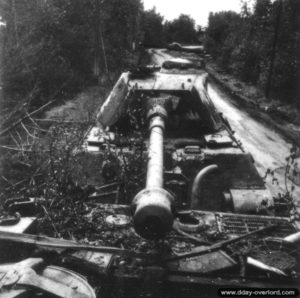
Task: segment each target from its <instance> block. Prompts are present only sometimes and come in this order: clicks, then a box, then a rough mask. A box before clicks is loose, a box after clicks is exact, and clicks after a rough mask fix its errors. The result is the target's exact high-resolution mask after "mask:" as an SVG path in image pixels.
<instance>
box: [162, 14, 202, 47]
mask: <svg viewBox="0 0 300 298" xmlns="http://www.w3.org/2000/svg"><path fill="white" fill-rule="evenodd" d="M165 38H166V40H167V41H168V42H182V43H195V42H196V41H197V31H196V28H195V20H194V19H192V18H191V17H190V16H189V15H185V14H181V15H180V16H179V17H178V18H177V19H175V20H173V21H168V22H166V23H165Z"/></svg>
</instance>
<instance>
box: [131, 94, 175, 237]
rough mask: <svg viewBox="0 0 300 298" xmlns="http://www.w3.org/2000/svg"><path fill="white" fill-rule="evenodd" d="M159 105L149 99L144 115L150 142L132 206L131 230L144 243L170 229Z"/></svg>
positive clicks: (161, 108) (163, 114)
mask: <svg viewBox="0 0 300 298" xmlns="http://www.w3.org/2000/svg"><path fill="white" fill-rule="evenodd" d="M159 102H160V101H159V99H152V100H151V103H152V106H151V108H150V110H149V112H148V119H149V131H150V138H149V148H148V167H147V180H146V188H145V189H143V190H142V191H141V192H139V193H138V194H137V195H136V197H135V198H134V200H133V202H132V204H133V207H134V210H135V212H134V217H133V222H134V227H135V230H136V232H137V233H138V234H139V235H141V236H142V237H144V238H147V239H157V238H163V237H164V236H165V235H166V234H167V233H168V232H169V231H170V230H171V229H172V225H173V201H174V198H173V197H172V195H171V194H170V193H169V192H168V191H166V190H165V189H163V172H164V164H163V155H164V148H163V141H164V129H165V119H166V118H167V112H166V110H165V108H164V105H163V104H162V103H159ZM162 102H163V101H162Z"/></svg>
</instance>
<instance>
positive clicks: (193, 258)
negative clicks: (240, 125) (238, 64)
mask: <svg viewBox="0 0 300 298" xmlns="http://www.w3.org/2000/svg"><path fill="white" fill-rule="evenodd" d="M207 84H208V75H207V73H206V71H205V70H204V65H203V61H202V60H201V59H198V60H186V59H171V60H167V61H165V62H164V63H163V65H162V66H161V67H157V66H147V67H140V68H138V69H135V70H133V71H129V72H126V73H123V74H122V75H121V77H120V78H119V80H118V81H117V83H116V84H115V86H114V87H113V89H112V91H111V93H110V95H109V96H108V98H107V99H106V101H105V102H104V104H103V105H102V106H101V108H100V109H99V112H98V115H97V122H98V123H97V125H96V126H95V127H91V128H90V129H89V131H88V132H87V134H86V137H85V140H84V149H85V150H86V151H87V152H89V153H90V154H93V155H99V156H104V157H105V160H104V163H103V167H102V176H103V181H104V182H105V183H106V184H103V183H104V182H103V181H102V182H101V183H100V185H98V186H96V188H95V190H96V191H95V193H93V194H92V195H90V196H89V202H88V203H91V204H93V206H94V211H93V212H94V213H93V214H94V216H95V218H97V220H99V222H101V224H103V225H104V226H106V232H107V233H108V234H106V235H109V233H114V234H116V235H120V239H123V238H122V237H125V236H124V235H127V236H128V237H129V239H130V240H129V242H130V244H129V245H127V246H126V245H125V246H124V245H121V246H120V245H118V244H117V245H116V247H108V246H99V245H90V244H82V243H81V244H79V243H77V242H75V241H67V240H60V239H54V238H49V237H41V236H40V237H36V236H34V235H31V234H26V233H23V234H20V236H19V239H18V240H16V239H15V237H14V236H13V235H12V233H9V232H3V233H2V234H1V238H5V239H9V240H11V241H19V242H22V243H27V244H30V243H34V244H35V245H37V246H38V247H43V248H48V249H49V248H55V249H60V250H64V249H66V250H67V251H68V253H67V254H64V255H63V262H60V263H59V265H61V264H63V267H66V268H68V270H69V269H73V270H74V271H76V272H79V273H81V274H83V275H84V274H85V273H83V272H86V271H88V272H92V273H93V276H94V279H93V283H94V284H95V280H96V284H97V282H99V283H100V284H101V289H100V290H99V291H100V292H98V294H99V293H100V294H99V297H103V296H105V295H108V297H110V295H111V293H113V292H117V294H115V295H117V296H118V294H120V293H119V291H121V290H117V288H118V286H120V285H122V286H124V284H126V286H125V289H123V290H122V291H124V292H122V295H125V296H124V297H127V296H126V294H124V293H130V295H131V297H135V296H136V297H140V296H139V295H140V293H141V292H142V293H148V294H149V293H151V295H152V296H153V297H154V296H155V297H181V296H183V295H186V293H187V289H188V291H189V296H191V297H194V296H195V297H197V295H198V294H199V290H198V289H199V288H203V289H206V291H207V292H206V294H203V296H204V297H214V296H217V292H216V289H217V288H221V287H229V286H230V287H247V288H257V287H262V288H266V287H273V288H274V287H293V288H295V287H297V285H299V273H300V271H299V265H300V255H299V254H300V250H299V243H300V232H299V231H297V228H296V225H294V223H293V220H292V219H291V217H289V216H288V214H281V213H280V212H278V210H279V211H280V208H279V207H278V206H277V203H276V201H274V199H273V197H272V195H271V193H270V191H269V190H268V188H267V187H266V186H265V183H264V181H263V179H262V178H261V177H260V175H259V173H258V171H257V169H256V168H255V166H254V160H253V158H252V156H251V154H250V153H248V152H247V151H246V150H245V149H244V148H243V146H242V144H241V142H240V141H239V140H237V139H236V138H235V136H234V132H233V131H232V129H231V127H230V124H229V123H230V119H229V121H228V120H227V119H225V118H224V117H223V116H222V114H221V113H220V112H219V111H217V110H216V108H215V106H214V104H213V102H212V101H211V99H210V98H209V95H208V91H207ZM130 162H131V165H132V166H131V167H130V171H127V172H124V171H122V169H123V168H124V167H126V166H128V164H129V163H130ZM120 173H123V176H122V177H120V175H121V174H120ZM124 173H125V174H124ZM124 181H125V182H124ZM121 243H122V241H121ZM100 259H101V261H99V260H100ZM35 261H36V260H35ZM33 264H35V263H34V262H32V260H31V262H30V268H33ZM17 265H18V264H17ZM21 265H22V266H23V265H24V264H21ZM15 266H16V265H15ZM18 266H19V267H18V268H23V267H22V266H20V264H19V265H18ZM2 269H3V268H2ZM2 269H1V266H0V272H2V271H5V270H8V269H7V268H4V269H3V270H2ZM1 270H2V271H1ZM31 270H32V269H31ZM47 270H48V271H49V272H50V273H51V270H52V271H53V270H58V269H57V268H56V267H54V269H53V268H52V267H51V266H50V268H48V269H45V270H44V271H47ZM66 270H67V269H66ZM50 273H48V275H47V274H45V273H43V272H42V273H40V274H41V276H40V278H48V279H49V278H50V277H51V276H50V275H51V274H50ZM65 274H66V273H65ZM53 275H54V273H52V276H53ZM45 276H46V277H45ZM49 276H50V277H49ZM95 277H96V279H95ZM68 278H70V277H68ZM27 279H28V276H27ZM25 280H26V278H25ZM0 281H1V280H0ZM27 281H28V280H27ZM124 281H125V282H124ZM1 282H2V281H1ZM48 282H49V281H48ZM76 282H77V283H79V282H81V285H80V287H81V288H80V289H82V292H84V290H83V289H84V288H85V289H88V290H85V292H84V293H85V294H84V295H85V296H80V297H93V296H92V294H88V293H90V292H88V291H90V289H89V288H88V285H87V284H85V283H84V282H83V281H82V280H79V279H78V277H77V279H76ZM47 285H48V284H47V283H46V285H45V288H46V291H47ZM116 285H118V286H116ZM65 287H66V289H65V291H66V293H68V295H71V294H70V291H71V289H70V288H67V286H65ZM166 288H168V294H166V291H165V289H166ZM118 289H119V288H118ZM194 290H195V292H194V293H193V291H194ZM50 292H51V291H50ZM78 295H79V294H78ZM151 295H150V296H151ZM168 295H169V296H168ZM205 295H207V296H205ZM58 296H60V297H65V296H62V294H61V291H60V292H59V293H58ZM152 296H151V297H152ZM68 297H73V296H68ZM74 297H75V296H74ZM78 297H79V296H78Z"/></svg>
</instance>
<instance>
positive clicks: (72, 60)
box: [0, 0, 142, 107]
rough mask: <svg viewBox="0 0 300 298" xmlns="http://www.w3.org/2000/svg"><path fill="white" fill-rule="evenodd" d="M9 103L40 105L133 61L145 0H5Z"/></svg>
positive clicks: (4, 52)
mask: <svg viewBox="0 0 300 298" xmlns="http://www.w3.org/2000/svg"><path fill="white" fill-rule="evenodd" d="M0 10H1V16H2V20H3V23H4V24H6V25H5V26H2V27H1V36H2V38H3V43H2V44H3V48H2V55H1V56H2V61H1V62H2V63H1V64H2V67H1V72H2V85H3V87H4V96H5V104H6V105H9V103H10V104H11V105H15V102H20V101H26V102H28V101H30V103H31V107H36V106H40V105H41V104H42V103H43V102H45V101H47V100H49V99H50V98H51V97H53V96H56V97H57V96H58V95H63V93H64V92H68V91H72V92H76V91H78V89H79V88H80V87H82V86H85V85H86V84H87V83H90V82H92V80H93V79H95V78H98V79H99V78H100V79H102V78H103V76H108V74H111V73H112V72H114V71H116V70H118V69H120V68H121V67H124V66H126V65H127V64H130V58H131V56H132V54H131V53H130V51H131V50H132V48H133V44H134V43H135V42H136V40H137V39H138V38H139V34H140V31H139V27H140V26H139V21H140V14H141V12H142V4H141V1H140V0H130V1H121V0H109V1H108V0H106V1H100V0H40V1H37V0H1V1H0Z"/></svg>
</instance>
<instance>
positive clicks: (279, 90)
mask: <svg viewBox="0 0 300 298" xmlns="http://www.w3.org/2000/svg"><path fill="white" fill-rule="evenodd" d="M206 47H207V49H208V50H209V51H210V53H211V54H212V56H213V58H215V59H216V60H217V62H218V63H219V65H221V66H222V67H223V68H224V69H225V70H226V71H228V72H231V73H232V74H234V75H237V76H238V77H239V78H241V79H242V80H244V81H246V82H251V83H254V84H257V85H259V86H261V87H262V88H263V89H264V91H265V94H266V95H267V96H269V95H270V96H272V97H277V98H278V99H280V100H282V101H286V102H294V103H296V104H297V105H298V106H300V100H299V96H300V87H299V80H300V55H299V53H300V2H299V1H297V0H285V1H282V0H276V1H271V0H256V1H255V3H254V7H253V8H251V7H250V6H249V4H247V2H246V1H245V2H244V4H243V9H242V11H241V13H240V14H237V13H234V12H219V13H211V14H210V16H209V24H208V28H207V31H206Z"/></svg>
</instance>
